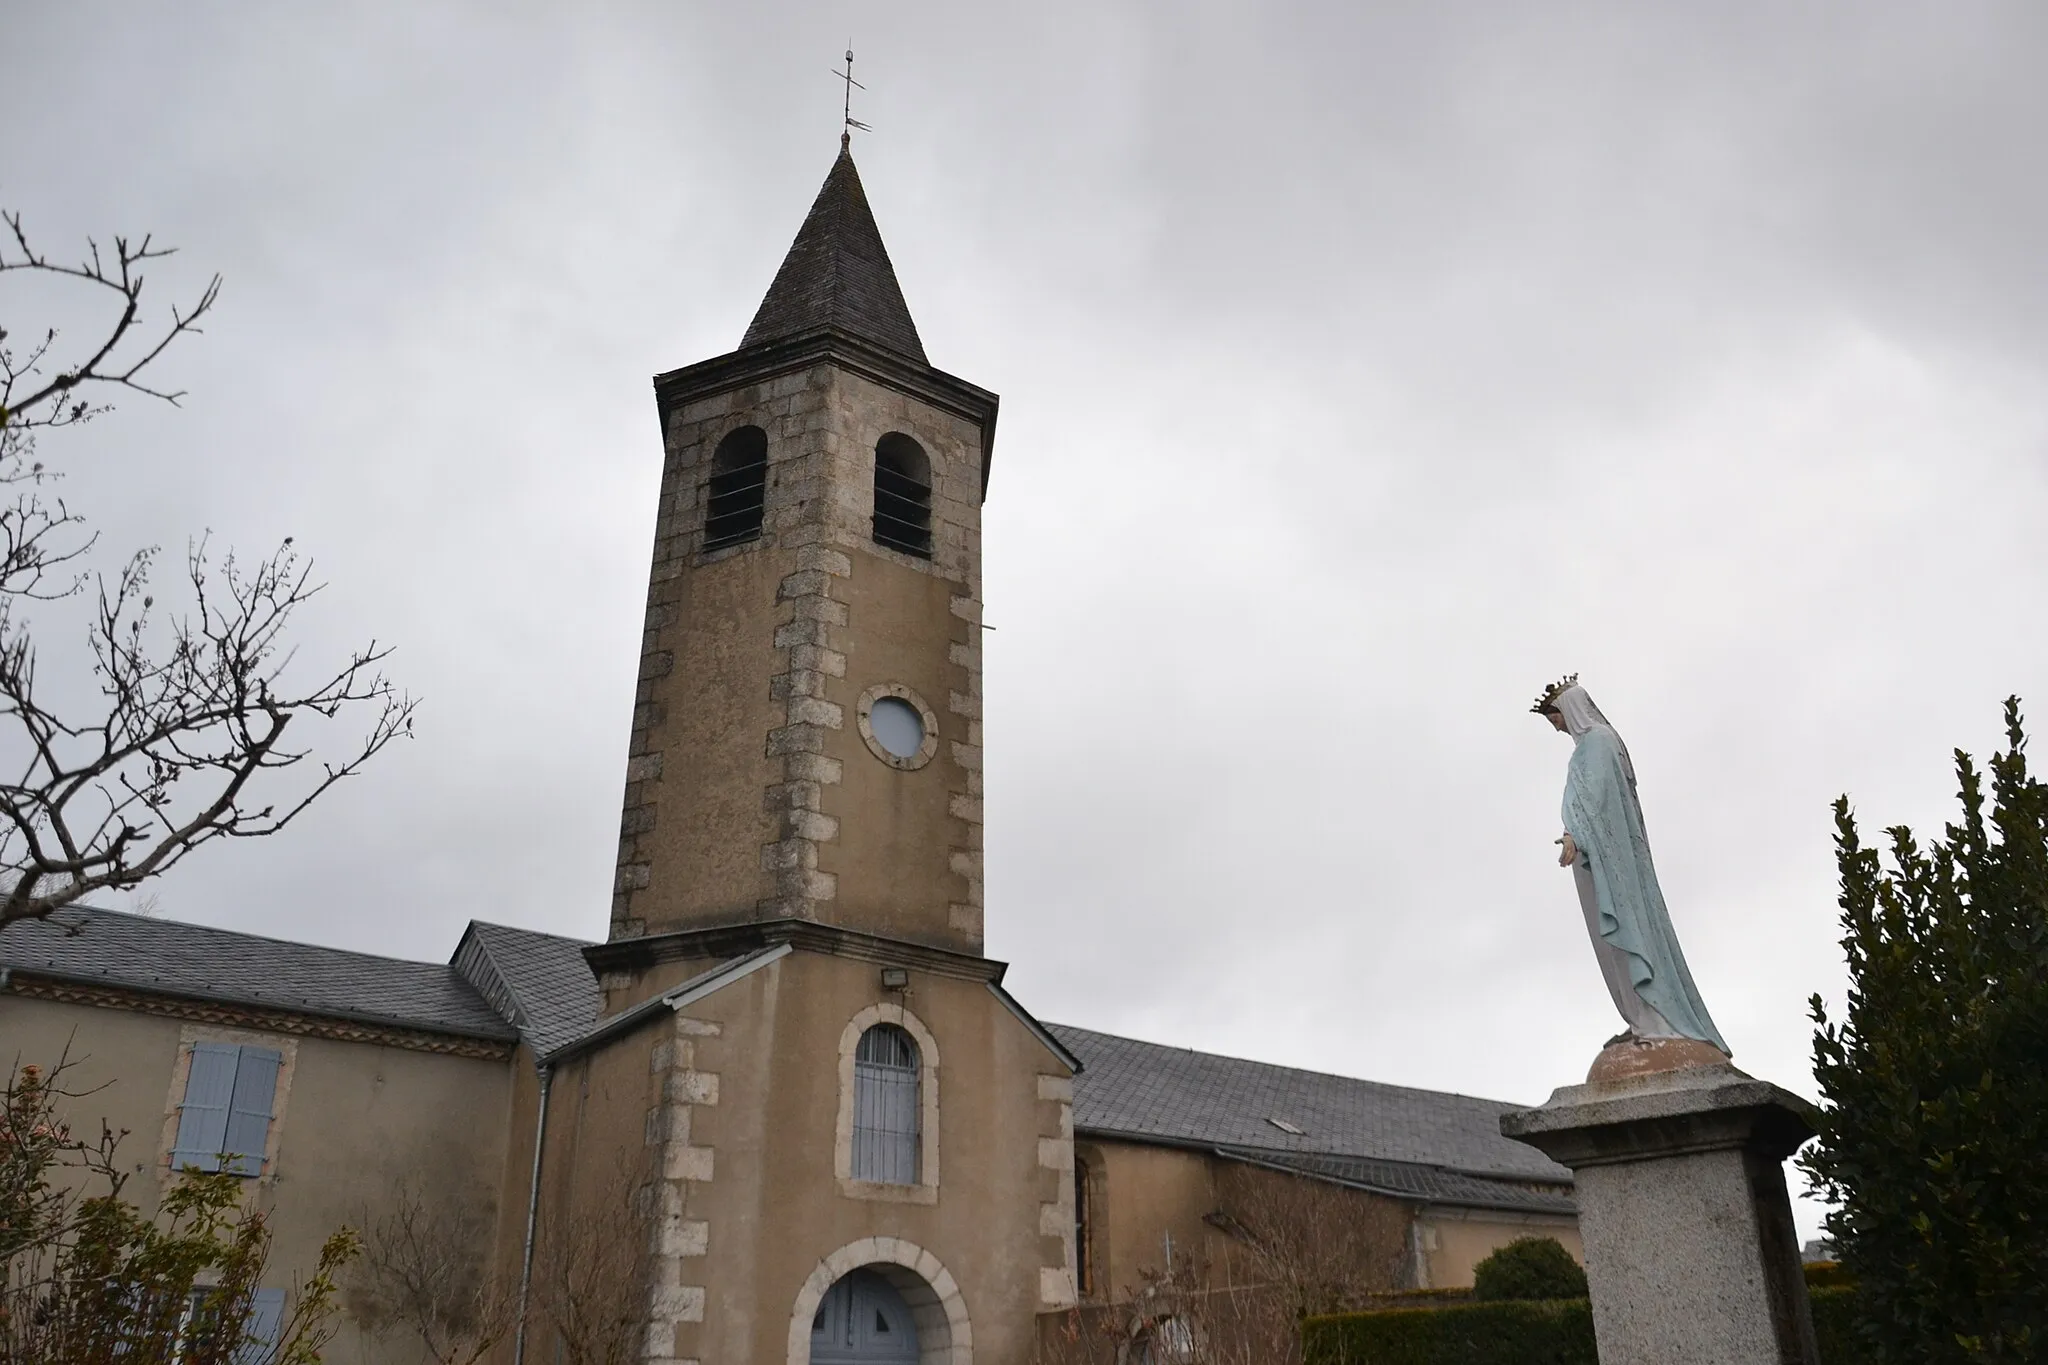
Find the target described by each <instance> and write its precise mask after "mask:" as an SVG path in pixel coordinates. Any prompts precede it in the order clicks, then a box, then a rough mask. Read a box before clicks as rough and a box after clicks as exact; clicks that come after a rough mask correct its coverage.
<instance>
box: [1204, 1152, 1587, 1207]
mask: <svg viewBox="0 0 2048 1365" xmlns="http://www.w3.org/2000/svg"><path fill="white" fill-rule="evenodd" d="M1216 1152H1217V1154H1218V1155H1219V1156H1224V1157H1228V1158H1230V1159H1231V1160H1234V1161H1244V1162H1249V1163H1251V1164H1252V1165H1254V1166H1268V1167H1272V1168H1274V1169H1277V1170H1283V1171H1296V1172H1299V1173H1300V1174H1302V1175H1309V1176H1315V1177H1317V1178H1318V1179H1322V1180H1334V1181H1337V1182H1338V1183H1340V1184H1345V1185H1354V1186H1357V1187H1358V1188H1360V1189H1366V1190H1377V1191H1378V1192H1379V1193H1381V1194H1391V1195H1395V1196H1397V1197H1399V1198H1403V1199H1416V1200H1421V1201H1423V1202H1425V1203H1430V1204H1452V1205H1456V1206H1457V1207H1459V1208H1486V1209H1514V1210H1517V1211H1519V1212H1524V1213H1576V1212H1578V1203H1577V1201H1576V1200H1575V1199H1574V1198H1573V1197H1572V1194H1571V1191H1570V1188H1569V1187H1568V1186H1564V1185H1558V1184H1552V1183H1549V1182H1542V1183H1537V1182H1528V1183H1524V1182H1520V1181H1512V1180H1495V1179H1490V1178H1488V1177H1485V1176H1477V1175H1466V1174H1465V1173H1464V1172H1462V1171H1447V1170H1444V1169H1443V1168H1442V1167H1440V1166H1425V1165H1418V1164H1417V1163H1415V1162H1410V1161H1374V1160H1373V1159H1371V1158H1370V1157H1357V1156H1326V1155H1322V1154H1319V1153H1315V1152H1271V1151H1263V1150H1259V1149H1256V1148H1250V1147H1218V1148H1217V1149H1216Z"/></svg>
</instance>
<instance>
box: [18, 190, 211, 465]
mask: <svg viewBox="0 0 2048 1365" xmlns="http://www.w3.org/2000/svg"><path fill="white" fill-rule="evenodd" d="M0 223H5V224H6V227H7V231H8V234H9V235H10V236H12V237H13V239H14V241H13V244H12V246H11V247H10V246H9V245H8V244H7V243H6V242H5V241H4V240H0V275H5V274H10V273H12V274H22V273H36V274H42V275H51V276H56V277H58V278H64V279H73V280H79V281H82V282H84V283H87V284H91V285H96V286H98V287H99V288H102V289H105V290H107V291H109V292H110V293H112V294H114V295H115V296H116V297H118V298H119V299H120V301H121V312H120V316H119V317H118V318H117V319H116V320H115V321H114V323H113V325H112V326H111V327H109V328H108V329H107V334H106V336H105V337H104V338H103V339H102V340H101V341H100V342H99V343H98V344H97V345H95V346H93V347H92V348H91V349H90V350H89V351H88V352H87V353H86V354H85V355H84V356H83V357H82V358H81V359H79V360H78V361H76V362H75V363H73V364H69V365H61V366H58V367H57V368H56V370H55V371H54V372H52V371H51V370H50V369H49V367H48V362H49V359H50V353H51V351H52V350H53V349H54V348H55V345H56V341H57V333H56V331H55V329H48V330H46V331H45V332H44V333H43V335H42V336H41V337H39V338H38V339H37V340H35V341H34V342H32V343H30V345H29V347H28V349H27V350H25V351H16V350H14V349H13V348H11V347H9V346H8V345H7V344H6V343H7V340H8V336H7V332H6V331H5V329H4V328H0V426H20V427H62V426H71V425H73V424H75V423H78V422H83V421H87V420H89V419H91V418H92V417H94V416H95V415H97V414H98V413H100V412H102V411H104V408H95V407H93V406H92V405H91V404H90V403H89V402H88V401H87V400H85V399H81V398H76V397H74V396H73V395H74V394H76V393H77V392H78V391H79V390H80V389H82V388H86V387H89V386H91V385H106V386H109V387H113V388H126V389H132V390H133V391H135V392H136V393H139V394H143V395H145V396H146V397H150V398H161V399H163V400H164V401H165V402H168V403H176V402H177V401H178V400H179V399H180V398H182V397H184V396H185V395H184V392H183V390H179V391H176V392H172V391H169V390H165V389H158V388H152V387H151V386H150V385H148V384H146V383H144V382H143V380H142V379H141V377H140V376H141V374H142V372H143V371H144V370H146V369H148V368H149V366H150V365H151V364H152V363H153V362H154V361H155V360H156V359H157V357H159V356H161V355H162V354H163V353H164V350H165V348H167V347H168V346H169V345H170V344H171V343H172V342H173V341H176V340H177V339H178V338H179V337H181V336H184V335H185V334H187V333H188V332H189V333H196V332H198V331H199V330H200V328H199V325H198V323H199V319H201V318H202V317H205V316H206V314H207V313H208V312H210V311H211V310H212V308H213V305H214V302H215V301H216V300H217V299H218V298H219V297H220V276H218V275H215V276H214V277H213V278H212V279H211V280H209V281H208V282H207V285H206V288H205V289H204V290H202V291H201V292H200V294H199V297H198V298H197V299H196V300H195V301H194V302H193V303H192V304H191V305H190V306H189V307H186V308H179V307H177V306H176V305H173V306H172V308H171V321H170V325H169V326H167V327H164V328H162V329H161V330H160V331H158V332H155V333H154V334H140V333H138V331H137V328H138V324H140V323H141V321H142V290H143V276H142V272H141V267H142V266H143V265H145V264H147V263H148V262H150V261H156V260H162V259H164V258H165V257H167V256H170V255H172V254H173V252H174V250H175V249H174V248H172V247H160V246H155V245H153V244H152V242H151V239H150V238H148V237H147V236H145V237H144V238H143V239H142V240H141V241H140V242H131V241H130V240H129V239H128V238H126V237H116V238H115V239H114V254H113V257H112V259H111V260H109V259H107V258H106V257H105V256H103V254H102V253H101V251H100V247H99V243H98V242H95V241H91V240H89V239H88V241H87V242H86V256H85V259H84V260H83V261H81V262H80V263H79V264H77V265H63V264H60V263H58V262H56V261H53V260H51V259H50V258H49V257H48V256H46V255H44V254H43V253H41V252H39V251H37V250H36V249H35V248H34V247H33V246H32V245H30V243H29V239H28V233H27V231H26V230H25V229H24V228H23V227H22V223H21V215H20V214H19V213H0ZM131 342H132V343H133V344H132V345H131V344H130V343H131Z"/></svg>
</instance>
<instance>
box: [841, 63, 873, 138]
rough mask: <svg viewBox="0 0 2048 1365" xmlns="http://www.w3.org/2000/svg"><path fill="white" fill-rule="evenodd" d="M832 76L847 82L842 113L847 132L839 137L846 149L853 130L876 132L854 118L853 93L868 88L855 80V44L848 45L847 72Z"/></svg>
mask: <svg viewBox="0 0 2048 1365" xmlns="http://www.w3.org/2000/svg"><path fill="white" fill-rule="evenodd" d="M832 74H833V75H834V76H837V77H838V78H839V79H840V80H842V81H845V82H846V105H845V107H844V108H843V109H842V110H841V111H840V113H841V117H843V118H844V119H845V120H846V127H847V131H845V132H842V133H841V134H840V135H839V145H840V146H841V147H845V146H847V145H849V144H850V143H851V142H852V141H853V132H852V130H853V129H855V128H858V129H860V130H861V131H862V132H863V133H872V132H874V131H875V130H874V129H872V128H870V127H868V125H867V124H865V123H862V122H861V121H860V120H859V119H857V118H855V117H854V116H853V92H854V90H855V89H856V88H858V89H861V90H865V89H867V87H866V86H865V85H862V84H861V83H860V82H859V81H857V80H855V79H854V78H853V44H852V43H851V42H849V43H848V44H847V45H846V70H844V71H835V72H833V73H832Z"/></svg>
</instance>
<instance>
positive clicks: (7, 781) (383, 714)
mask: <svg viewBox="0 0 2048 1365" xmlns="http://www.w3.org/2000/svg"><path fill="white" fill-rule="evenodd" d="M152 560H153V556H152V555H151V554H150V553H149V552H144V553H142V554H138V555H137V556H136V557H135V558H134V559H132V560H130V561H129V563H128V564H127V565H126V566H124V567H123V569H122V570H121V572H120V574H119V575H118V576H117V578H116V579H115V580H114V581H113V582H112V583H108V582H106V581H105V580H101V581H100V583H99V596H98V602H97V606H96V610H95V612H94V618H93V623H92V627H91V631H90V636H89V643H90V648H91V653H92V658H93V674H94V677H95V678H96V679H97V681H98V683H99V695H100V699H101V700H100V704H99V705H98V706H97V707H94V708H93V709H92V711H91V713H90V715H89V716H72V715H66V714H64V713H63V712H62V711H60V709H59V708H58V707H56V706H53V705H47V704H45V702H44V700H43V698H42V696H41V695H40V694H39V691H38V687H37V673H36V649H35V645H34V642H33V641H32V639H31V638H30V636H29V634H28V632H27V630H26V628H25V626H24V625H23V624H22V623H21V622H20V620H19V618H18V617H17V616H16V615H15V614H14V613H13V612H11V611H10V610H9V605H10V604H8V603H6V602H5V601H4V600H0V724H4V722H7V721H12V722H13V723H14V725H15V727H16V728H17V734H18V736H19V737H20V739H21V740H22V741H25V742H23V743H20V744H18V745H13V746H10V745H8V744H7V742H6V739H5V737H4V735H0V762H6V761H9V760H11V761H12V767H11V769H8V770H0V872H4V874H5V875H7V876H8V877H9V878H10V884H9V885H8V886H7V887H6V889H5V891H4V892H0V924H6V923H7V922H9V921H11V920H16V919H25V918H29V917H32V916H41V915H45V914H47V913H49V912H50V911H51V910H54V909H56V908H58V907H59V906H63V905H69V904H71V903H72V902H74V901H77V900H79V899H80V898H82V897H85V896H89V895H92V894H93V893H95V892H100V891H125V890H128V889H130V888H133V887H135V886H138V885H140V884H141V883H142V882H144V881H147V880H148V879H149V878H151V877H155V876H159V875H161V874H162V873H164V872H167V871H169V870H170V869H171V868H172V867H175V866H176V865H177V864H178V863H179V862H181V861H183V860H184V859H185V858H186V857H187V856H189V855H190V854H191V853H192V852H193V851H194V850H196V849H199V848H203V847H204V846H206V845H207V844H209V843H211V842H213V841H214V840H216V839H220V838H225V837H233V838H260V837H262V836H264V835H268V834H275V833H276V832H277V831H279V830H281V829H283V828H284V827H285V826H286V825H287V824H289V823H290V822H291V821H292V820H293V819H294V818H296V817H297V816H298V815H299V814H300V813H301V812H302V811H304V810H305V809H306V807H307V806H309V805H310V804H312V802H313V801H314V800H316V799H317V798H318V797H319V796H321V795H322V794H323V793H325V792H326V791H327V790H328V789H329V788H330V787H332V786H333V785H334V784H335V783H337V782H339V781H341V780H342V779H343V778H346V777H349V776H352V775H353V774H355V773H356V772H359V771H360V770H361V769H362V766H363V765H364V764H365V763H367V762H368V761H369V760H370V759H371V758H373V757H375V756H376V754H377V753H378V752H379V751H381V750H382V749H383V748H384V746H385V745H387V744H389V743H390V742H391V741H392V740H393V739H396V738H397V737H399V736H400V735H404V734H409V733H411V729H412V716H413V711H414V709H415V706H416V703H415V702H414V700H413V699H412V698H411V697H408V696H406V695H404V694H402V693H400V692H399V691H398V690H397V689H396V688H395V687H393V685H392V684H391V682H390V681H389V679H387V678H386V677H385V676H384V674H383V673H382V672H381V671H380V669H379V667H378V665H380V664H381V663H382V662H383V661H384V659H386V658H387V657H388V656H389V654H390V650H389V649H388V648H385V647H382V646H380V645H378V644H377V643H376V642H375V641H372V642H370V643H369V644H368V645H367V646H365V647H364V648H362V649H360V650H358V651H356V652H355V653H354V654H352V655H350V656H349V658H348V660H347V662H346V663H344V664H342V665H340V666H339V667H337V668H334V669H333V670H332V671H328V672H326V673H324V674H316V675H314V677H315V679H316V680H315V681H313V682H311V683H302V684H300V685H298V686H297V687H293V686H291V685H290V684H289V680H288V679H287V677H286V674H287V669H288V665H290V664H291V662H292V656H291V652H290V651H289V650H287V649H286V648H285V647H284V637H285V632H286V627H287V626H288V624H289V622H290V620H291V616H292V613H293V612H294V611H296V610H297V609H298V608H299V607H300V606H302V605H303V604H304V603H305V602H306V601H307V600H309V599H310V598H311V597H312V596H313V595H314V594H315V593H316V592H318V591H319V589H318V586H317V585H315V584H314V583H313V582H312V581H311V579H310V566H309V565H307V564H304V563H302V562H301V561H300V560H299V558H298V556H297V554H296V552H295V551H294V550H293V549H292V546H291V542H290V541H287V542H285V544H284V545H283V546H281V547H280V548H279V549H278V551H277V552H276V553H275V554H273V555H271V556H269V557H267V558H265V559H263V560H261V561H259V562H258V563H257V564H256V566H255V567H254V568H253V569H251V570H247V571H244V570H243V569H242V568H241V567H240V566H239V565H238V563H237V562H236V560H235V558H234V556H233V555H229V556H227V557H226V558H225V559H224V560H222V561H221V563H220V565H219V566H218V569H217V570H216V569H215V566H213V565H212V564H211V563H210V562H209V560H208V558H207V550H206V543H205V542H204V541H200V542H197V543H195V544H194V545H193V547H192V548H191V551H190V553H189V554H188V556H187V559H186V575H187V578H188V580H189V583H190V586H191V590H192V599H193V602H194V610H193V611H192V612H191V613H190V614H188V615H185V616H182V617H179V618H177V619H175V620H173V621H169V622H163V623H161V624H159V623H158V622H157V621H155V620H154V619H153V617H152V609H153V608H154V606H155V599H154V598H153V597H152V596H151V595H150V594H149V591H148V587H149V574H150V569H151V565H152ZM343 710H348V711H350V713H351V714H354V713H355V712H357V711H362V712H364V713H365V714H367V715H369V716H370V721H369V724H368V727H367V730H366V732H365V733H363V734H362V735H361V737H360V738H359V739H358V740H357V741H356V743H355V745H354V746H353V748H352V749H351V750H349V751H348V752H347V754H346V756H345V757H343V758H341V759H339V760H326V761H321V762H318V764H317V771H314V770H313V769H312V767H310V766H309V767H308V768H307V769H306V774H307V775H306V776H305V778H304V779H302V780H301V781H300V782H299V783H298V784H297V785H296V786H295V787H292V788H289V789H287V791H286V792H285V793H284V794H282V795H280V793H279V791H278V789H277V784H276V783H275V782H274V781H270V780H267V779H268V775H270V774H273V773H276V772H278V771H280V770H283V769H293V768H299V767H301V765H304V764H306V761H307V759H308V758H309V750H307V749H305V748H301V747H293V746H288V745H287V744H286V743H285V739H286V735H287V730H288V728H289V727H290V726H291V724H292V722H293V721H294V720H297V719H299V718H300V717H302V716H305V715H308V714H311V715H313V716H316V717H320V718H324V719H333V718H335V717H337V716H339V715H340V713H341V712H342V711H343ZM10 748H13V749H14V750H15V751H14V752H12V753H10V752H9V749H10ZM259 783H260V785H259Z"/></svg>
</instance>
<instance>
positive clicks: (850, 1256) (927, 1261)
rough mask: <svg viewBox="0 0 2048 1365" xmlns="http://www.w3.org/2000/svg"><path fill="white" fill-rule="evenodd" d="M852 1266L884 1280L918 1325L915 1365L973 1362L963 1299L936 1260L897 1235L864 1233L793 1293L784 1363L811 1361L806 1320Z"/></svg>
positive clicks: (801, 1364)
mask: <svg viewBox="0 0 2048 1365" xmlns="http://www.w3.org/2000/svg"><path fill="white" fill-rule="evenodd" d="M856 1270H872V1271H874V1272H875V1273H876V1274H878V1275H880V1276H881V1277H882V1278H883V1279H885V1280H887V1281H888V1282H889V1283H890V1285H891V1286H892V1287H894V1288H895V1290H896V1292H897V1293H898V1294H901V1295H902V1296H903V1302H904V1304H905V1305H906V1306H907V1307H908V1308H909V1309H910V1317H911V1320H912V1321H913V1322H915V1323H916V1324H917V1344H918V1365H974V1329H973V1325H972V1324H971V1323H970V1322H969V1321H968V1317H967V1300H966V1299H965V1298H963V1297H962V1296H961V1294H960V1286H959V1284H958V1283H957V1282H956V1281H955V1280H954V1279H953V1274H952V1272H951V1271H949V1270H947V1269H946V1267H945V1266H943V1265H941V1264H940V1263H939V1258H938V1257H936V1256H934V1255H932V1254H931V1253H930V1252H929V1251H926V1250H925V1249H924V1248H922V1247H920V1246H917V1245H916V1244H914V1243H912V1242H907V1241H905V1240H903V1239H902V1238H901V1237H863V1238H861V1239H860V1240H859V1241H857V1242H848V1243H847V1244H846V1245H845V1246H843V1247H841V1248H839V1250H837V1251H835V1252H833V1253H832V1254H831V1255H829V1256H827V1257H825V1258H824V1259H823V1260H821V1261H819V1262H818V1264H817V1265H816V1266H814V1267H812V1269H811V1273H810V1275H809V1277H807V1278H806V1279H805V1280H804V1285H803V1288H802V1289H800V1290H798V1291H797V1296H796V1303H795V1305H794V1308H793V1311H792V1312H791V1313H790V1318H789V1355H788V1362H789V1365H811V1319H812V1318H813V1317H814V1316H816V1314H817V1311H818V1305H819V1304H820V1303H822V1302H823V1301H824V1298H825V1293H826V1291H827V1290H829V1289H831V1288H832V1286H833V1285H835V1284H837V1283H839V1281H840V1280H842V1279H844V1278H845V1277H846V1276H848V1275H850V1274H852V1273H853V1272H854V1271H856Z"/></svg>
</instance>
